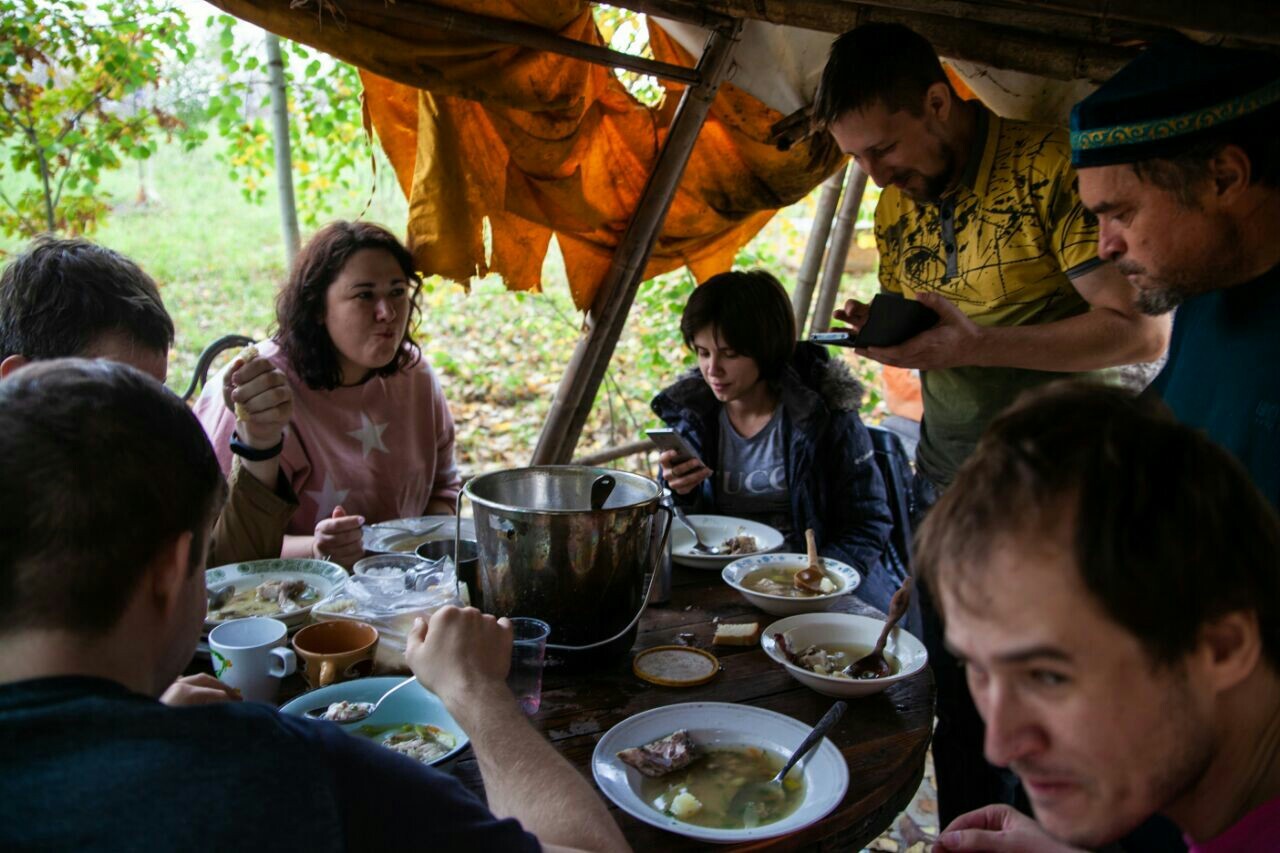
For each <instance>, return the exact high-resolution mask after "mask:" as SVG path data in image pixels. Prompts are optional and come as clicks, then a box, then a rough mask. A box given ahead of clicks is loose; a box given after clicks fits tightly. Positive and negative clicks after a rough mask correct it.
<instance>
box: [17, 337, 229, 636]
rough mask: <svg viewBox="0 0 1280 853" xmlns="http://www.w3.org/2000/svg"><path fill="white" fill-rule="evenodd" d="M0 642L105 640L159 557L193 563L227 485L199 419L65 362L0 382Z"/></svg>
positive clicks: (137, 386) (95, 364) (128, 381)
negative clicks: (47, 633)
mask: <svg viewBox="0 0 1280 853" xmlns="http://www.w3.org/2000/svg"><path fill="white" fill-rule="evenodd" d="M0 483H3V484H4V486H3V488H0V634H4V633H9V632H17V631H22V630H26V629H62V630H69V631H73V632H76V633H81V634H85V635H90V636H92V635H101V634H103V633H105V632H107V631H109V630H110V629H111V628H112V627H113V626H114V625H115V624H116V623H117V621H118V620H119V618H120V616H121V615H122V614H123V612H124V611H125V609H126V607H127V605H128V603H129V601H130V600H131V598H132V596H133V595H134V593H135V590H136V589H137V587H138V583H139V581H140V579H141V578H142V576H143V575H144V573H145V572H146V570H147V569H148V568H149V566H150V565H151V564H152V562H153V560H154V559H155V558H156V556H157V554H158V553H159V552H160V549H161V548H162V547H163V546H165V545H166V544H171V543H172V542H173V540H174V539H175V538H176V537H178V536H180V535H181V534H182V533H184V532H188V531H190V532H192V533H193V534H194V535H193V542H192V565H193V566H199V565H201V564H202V557H203V553H204V544H205V539H206V536H207V532H208V529H209V525H210V524H211V522H212V520H213V518H214V515H215V513H216V512H218V511H219V510H220V508H221V505H222V500H223V498H224V495H225V489H226V486H225V483H224V481H223V479H222V473H221V470H220V469H219V467H218V461H217V458H216V457H215V456H214V452H213V449H212V447H210V445H209V440H208V439H207V438H206V437H205V434H204V430H203V429H202V428H201V427H200V423H199V421H197V420H196V418H195V415H193V414H192V413H191V411H190V410H189V409H188V408H187V407H186V405H184V404H183V402H182V401H181V400H180V399H179V398H178V397H177V396H175V395H174V394H173V393H172V392H170V391H168V390H166V389H165V388H164V387H163V386H162V385H160V384H159V383H158V382H156V381H155V380H154V379H151V378H150V377H148V376H146V375H144V374H142V373H141V372H139V371H137V370H134V369H133V368H131V367H128V366H125V365H123V364H117V363H114V362H109V361H84V360H80V359H65V360H52V361H45V362H40V363H37V364H32V365H28V366H27V367H24V368H23V369H22V370H20V371H17V372H16V373H14V374H13V375H12V376H11V377H10V378H9V379H7V380H5V381H4V382H0Z"/></svg>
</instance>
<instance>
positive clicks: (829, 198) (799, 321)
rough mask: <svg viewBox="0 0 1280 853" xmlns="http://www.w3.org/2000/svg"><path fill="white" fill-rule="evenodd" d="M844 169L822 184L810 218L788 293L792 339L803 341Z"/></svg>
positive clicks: (842, 180) (838, 198)
mask: <svg viewBox="0 0 1280 853" xmlns="http://www.w3.org/2000/svg"><path fill="white" fill-rule="evenodd" d="M847 171H848V168H847V167H842V168H841V169H840V171H839V172H836V173H835V174H834V175H832V176H831V177H829V178H827V179H826V180H825V181H823V183H822V194H821V195H819V196H818V209H817V211H816V212H815V213H814V215H813V227H812V228H810V229H809V242H808V244H807V245H806V246H805V247H804V261H802V262H801V264H800V272H799V274H798V275H797V276H796V289H795V290H794V291H793V292H792V294H791V310H792V311H794V312H795V315H796V337H798V338H800V339H801V340H803V339H804V324H805V321H806V320H807V319H809V306H810V304H812V302H813V286H814V284H815V283H816V282H817V280H818V273H819V272H820V271H821V270H822V256H823V254H824V253H825V252H826V250H827V237H828V236H830V234H831V217H832V216H833V215H835V212H836V202H837V201H839V200H840V188H841V187H843V186H844V176H845V172H847Z"/></svg>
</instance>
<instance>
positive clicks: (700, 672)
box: [631, 646, 720, 687]
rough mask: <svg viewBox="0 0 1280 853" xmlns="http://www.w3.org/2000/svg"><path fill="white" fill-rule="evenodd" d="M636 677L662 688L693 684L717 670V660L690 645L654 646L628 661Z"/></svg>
mask: <svg viewBox="0 0 1280 853" xmlns="http://www.w3.org/2000/svg"><path fill="white" fill-rule="evenodd" d="M631 671H632V672H634V673H635V674H636V677H638V678H641V679H643V680H645V681H648V682H649V683H650V684H657V685H659V686H662V687H696V686H697V685H699V684H706V683H707V682H708V681H710V680H711V679H713V678H715V677H716V675H717V674H718V673H719V672H720V659H719V658H717V657H716V656H715V655H713V654H711V652H705V651H703V650H702V649H695V648H691V647H690V646H654V647H653V648H652V649H645V650H644V651H642V652H640V653H639V654H637V655H636V656H635V658H634V659H633V660H632V661H631Z"/></svg>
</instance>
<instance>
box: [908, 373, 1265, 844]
mask: <svg viewBox="0 0 1280 853" xmlns="http://www.w3.org/2000/svg"><path fill="white" fill-rule="evenodd" d="M916 560H917V565H918V567H919V569H920V571H921V573H922V575H923V579H924V581H925V582H926V583H930V584H932V585H933V588H934V589H936V590H937V591H938V598H939V602H940V605H941V609H942V615H943V618H944V620H945V623H946V638H947V643H948V645H949V646H950V647H951V648H953V649H954V651H955V653H956V655H957V657H958V658H960V659H961V661H962V662H963V663H964V665H965V667H966V676H967V679H968V683H969V688H970V691H971V692H972V695H973V698H974V701H975V703H976V704H977V707H978V710H979V712H980V713H981V714H982V717H983V719H984V721H985V723H986V740H985V751H986V756H987V758H988V760H990V761H991V762H992V763H994V764H997V765H1002V766H1007V767H1009V768H1011V769H1012V770H1013V771H1014V772H1016V773H1017V774H1018V776H1019V777H1020V779H1021V781H1022V783H1023V785H1024V786H1025V788H1026V791H1027V793H1028V795H1029V797H1030V800H1031V804H1032V806H1033V808H1034V810H1035V816H1036V821H1038V823H1037V822H1036V821H1032V820H1031V818H1029V817H1026V816H1025V815H1022V814H1019V813H1018V812H1015V811H1014V810H1012V809H1011V808H1009V807H1007V806H987V807H986V808H983V809H980V810H977V811H974V812H970V813H969V814H967V815H963V816H961V817H960V818H957V819H956V820H955V821H953V822H952V823H951V825H950V826H948V827H946V828H945V829H944V831H943V833H942V834H941V836H940V837H939V842H938V846H937V847H936V848H935V849H936V850H939V851H948V853H958V851H979V850H987V851H1004V850H1009V851H1013V850H1017V851H1063V850H1070V849H1073V848H1072V847H1070V846H1068V845H1079V846H1084V847H1091V848H1096V847H1099V846H1102V845H1106V844H1110V843H1112V842H1114V841H1116V840H1117V839H1119V838H1121V837H1122V836H1124V835H1125V834H1126V833H1128V832H1129V831H1131V830H1132V829H1133V828H1134V827H1136V826H1138V825H1139V824H1140V823H1142V822H1143V821H1144V820H1146V819H1147V818H1148V817H1150V816H1151V815H1154V814H1157V813H1159V814H1162V815H1164V816H1165V817H1167V818H1169V819H1170V820H1172V821H1173V822H1174V823H1175V824H1177V826H1178V828H1179V829H1180V830H1181V831H1182V833H1183V835H1184V837H1185V839H1186V841H1187V843H1188V845H1189V846H1190V847H1191V849H1192V851H1199V853H1237V851H1238V853H1244V851H1249V853H1260V851H1275V850H1280V518H1278V517H1277V515H1276V513H1275V511H1274V510H1273V509H1272V507H1271V506H1270V504H1269V503H1268V502H1267V501H1266V500H1265V499H1264V498H1263V497H1262V495H1261V494H1260V493H1259V492H1258V490H1257V489H1255V488H1254V487H1253V485H1252V484H1251V483H1250V481H1249V477H1248V475H1247V473H1246V472H1245V470H1244V469H1243V468H1242V467H1241V465H1240V463H1239V462H1237V461H1236V460H1235V459H1234V458H1232V456H1231V455H1230V454H1229V453H1228V452H1227V451H1225V450H1223V449H1221V448H1220V447H1218V446H1217V445H1216V444H1215V443H1213V442H1212V441H1210V440H1209V439H1208V438H1206V437H1204V436H1203V435H1201V434H1200V433H1199V432H1197V431H1195V430H1193V429H1191V428H1189V427H1186V426H1184V425H1182V424H1179V423H1177V422H1176V421H1174V420H1173V418H1172V417H1171V416H1170V415H1169V413H1168V412H1167V411H1166V410H1165V409H1164V407H1163V406H1162V405H1161V404H1159V403H1158V402H1155V401H1151V400H1141V399H1135V398H1133V397H1130V396H1128V395H1127V394H1126V393H1124V392H1123V391H1119V390H1116V389H1108V388H1102V387H1098V386H1090V385H1083V384H1060V385H1054V386H1049V387H1047V388H1045V389H1043V390H1040V391H1036V392H1031V393H1030V394H1029V395H1028V396H1027V397H1025V398H1024V399H1023V400H1022V401H1020V402H1019V403H1018V404H1015V406H1014V407H1012V408H1011V409H1010V410H1009V411H1007V412H1006V413H1005V414H1003V415H1002V416H1000V417H999V418H998V419H997V420H996V421H995V422H993V424H992V425H991V427H990V429H989V430H988V432H987V433H986V434H985V435H984V437H983V439H982V440H981V442H980V443H979V445H978V448H977V450H976V451H975V453H974V455H973V456H972V457H971V458H970V459H969V461H968V462H967V463H966V464H965V466H964V467H963V468H962V469H961V471H960V474H959V476H958V477H957V480H956V482H955V484H954V486H953V487H952V488H951V489H949V490H948V491H947V493H946V494H945V495H944V496H943V497H942V499H941V500H940V501H939V502H938V504H937V505H936V506H935V507H934V509H933V510H932V512H931V514H930V515H929V517H928V518H927V519H926V520H925V523H924V525H923V527H922V528H921V532H920V537H919V541H918V553H917V557H916Z"/></svg>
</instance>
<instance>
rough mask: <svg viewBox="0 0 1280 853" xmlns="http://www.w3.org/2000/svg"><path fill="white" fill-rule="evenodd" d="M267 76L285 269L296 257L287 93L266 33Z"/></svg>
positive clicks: (275, 48) (276, 45)
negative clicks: (269, 86)
mask: <svg viewBox="0 0 1280 853" xmlns="http://www.w3.org/2000/svg"><path fill="white" fill-rule="evenodd" d="M267 76H268V78H269V79H270V85H271V128H272V134H271V136H272V140H271V141H272V146H273V147H274V148H275V151H276V188H277V189H278V191H279V194H280V230H281V231H282V232H283V233H284V262H285V269H292V267H293V259H294V258H295V257H297V255H298V247H299V246H300V245H301V243H302V241H301V238H300V237H299V236H298V205H297V203H296V202H295V201H294V198H293V152H292V151H291V150H290V147H289V93H288V92H287V91H286V90H285V85H284V58H283V57H282V56H281V55H280V39H279V37H277V36H276V35H275V34H274V33H267Z"/></svg>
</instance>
